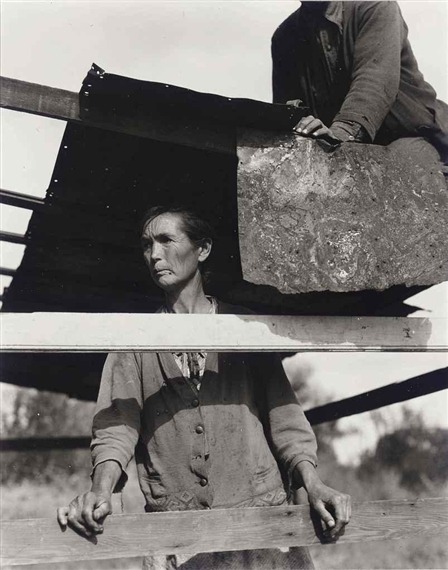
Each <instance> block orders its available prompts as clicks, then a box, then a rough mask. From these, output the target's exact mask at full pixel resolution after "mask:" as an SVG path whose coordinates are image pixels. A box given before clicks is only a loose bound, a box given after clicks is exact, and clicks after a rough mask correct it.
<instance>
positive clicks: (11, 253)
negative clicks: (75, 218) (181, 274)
mask: <svg viewBox="0 0 448 570" xmlns="http://www.w3.org/2000/svg"><path fill="white" fill-rule="evenodd" d="M399 4H400V7H401V9H402V12H403V15H404V17H405V20H406V21H407V23H408V26H409V37H410V41H411V44H412V46H413V49H414V52H415V54H416V57H417V60H418V61H419V65H420V69H421V70H422V72H423V74H424V76H425V78H426V79H427V81H429V82H430V83H431V84H432V85H433V87H434V88H435V89H436V91H437V93H438V96H439V98H441V99H443V100H445V101H447V100H448V77H447V74H448V49H447V47H448V45H447V29H448V3H447V2H446V1H439V2H431V1H429V0H425V1H408V2H399ZM298 5H299V3H298V2H296V1H283V0H261V1H256V0H245V1H232V0H206V1H202V2H197V1H193V0H188V1H187V0H184V1H167V0H165V1H163V2H149V1H143V0H141V1H134V2H124V1H114V2H111V1H108V2H103V1H101V0H95V1H94V0H90V1H82V0H78V1H70V0H59V1H58V0H56V1H51V2H50V1H46V2H40V1H38V0H31V1H26V2H23V1H15V0H14V1H8V0H2V1H1V17H2V24H1V26H2V30H1V31H2V33H1V36H2V37H1V68H2V75H4V76H7V77H12V78H15V79H22V80H25V81H30V82H33V83H40V84H43V85H49V86H52V87H58V88H63V89H68V90H71V91H78V90H79V88H80V85H81V82H82V80H83V78H84V76H85V75H86V73H87V71H88V70H89V68H90V65H91V63H92V62H95V63H97V64H98V65H100V66H101V67H103V68H104V69H105V70H106V71H108V72H110V73H116V74H119V75H125V76H129V77H135V78H138V79H145V80H151V81H160V82H165V83H171V84H174V85H179V86H182V87H188V88H191V89H196V90H199V91H206V92H213V93H219V94H222V95H227V96H231V97H249V98H253V99H259V100H264V101H270V100H271V84H270V73H271V63H270V37H271V35H272V32H273V31H274V30H275V28H276V27H277V26H278V25H279V24H280V23H281V21H282V20H283V19H284V18H285V17H287V16H288V15H289V14H290V13H291V12H293V11H294V10H295V9H296V8H297V7H298ZM64 127H65V124H64V123H63V122H62V121H56V120H52V119H46V118H43V117H36V116H32V115H25V114H22V113H16V112H13V111H3V112H2V125H1V143H2V150H1V186H2V188H5V189H7V190H14V191H16V192H22V193H25V194H32V195H35V196H40V197H43V196H44V195H45V191H46V188H47V186H48V184H49V180H50V177H51V173H52V169H53V166H54V161H55V158H56V155H57V152H58V149H59V144H60V140H61V137H62V134H63V131H64ZM0 215H1V222H2V228H3V229H4V230H6V231H13V232H17V233H24V232H25V231H26V228H27V224H28V221H29V217H30V213H29V212H27V211H25V210H20V209H17V208H11V207H8V206H2V207H1V209H0ZM22 254H23V247H22V246H19V245H14V244H7V243H3V244H2V251H1V257H2V258H1V264H2V266H5V267H10V268H15V267H17V266H18V264H19V263H20V259H21V256H22ZM9 282H10V278H6V277H2V279H1V282H0V288H1V289H3V286H7V285H8V283H9ZM447 299H448V288H447V285H446V284H445V285H438V286H436V287H433V288H431V289H429V290H428V291H426V292H424V293H421V294H419V295H417V296H416V297H414V298H412V299H411V300H409V302H411V303H412V304H417V305H418V306H420V307H422V308H423V309H424V310H423V311H421V312H419V313H417V314H416V316H425V315H431V316H446V314H447V309H448V302H447ZM300 358H302V359H307V360H308V362H309V363H310V365H312V367H313V370H314V372H313V375H312V382H314V384H315V385H316V389H319V390H321V391H323V392H324V393H326V394H328V395H329V397H330V396H331V398H330V399H336V398H337V397H345V396H348V395H352V394H356V393H358V392H360V391H364V390H366V389H368V388H373V387H377V386H380V385H384V384H387V383H389V382H392V381H396V380H403V379H405V378H407V377H411V376H413V375H415V374H419V373H420V372H422V371H426V370H430V369H434V368H437V367H439V366H440V365H444V366H446V363H447V362H446V355H429V354H414V355H403V354H371V353H370V354H359V355H342V354H328V355H322V354H319V355H306V356H305V355H300V357H297V362H302V360H300ZM413 406H415V407H416V408H417V409H421V410H422V413H423V414H424V417H425V419H426V420H427V421H428V422H429V423H431V424H433V425H446V424H447V410H448V408H447V398H446V392H444V393H439V394H436V395H433V396H427V397H425V398H420V399H418V401H417V400H415V401H414V403H413ZM392 413H393V411H392ZM398 413H399V412H397V414H398ZM344 421H345V420H344ZM346 421H347V422H349V423H350V422H355V423H356V425H357V426H358V427H359V429H361V430H363V433H362V435H361V436H359V437H358V439H357V442H358V443H353V444H351V445H345V446H344V448H345V451H344V450H342V451H341V454H342V455H341V457H343V459H344V460H347V461H349V460H351V459H353V458H354V457H355V455H356V454H357V453H359V449H361V447H362V446H364V447H366V446H369V445H371V444H372V441H374V431H373V430H372V428H371V427H369V426H368V423H369V421H368V418H365V417H364V415H363V416H358V417H357V418H356V419H353V420H351V419H350V420H349V419H348V420H346ZM350 425H351V424H350ZM372 438H373V439H372ZM369 442H370V443H369ZM358 448H359V449H358ZM348 449H352V450H354V449H356V450H357V451H356V453H354V452H353V453H352V455H353V457H352V456H350V453H348V452H347V450H348Z"/></svg>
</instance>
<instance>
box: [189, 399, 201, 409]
mask: <svg viewBox="0 0 448 570" xmlns="http://www.w3.org/2000/svg"><path fill="white" fill-rule="evenodd" d="M191 405H192V406H193V408H197V407H198V406H199V400H192V402H191Z"/></svg>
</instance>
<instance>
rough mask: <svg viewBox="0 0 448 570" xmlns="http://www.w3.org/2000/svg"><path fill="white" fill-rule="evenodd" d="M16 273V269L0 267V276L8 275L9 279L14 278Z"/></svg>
mask: <svg viewBox="0 0 448 570" xmlns="http://www.w3.org/2000/svg"><path fill="white" fill-rule="evenodd" d="M15 273H16V270H15V269H10V268H9V267H0V275H7V276H8V277H14V275H15Z"/></svg>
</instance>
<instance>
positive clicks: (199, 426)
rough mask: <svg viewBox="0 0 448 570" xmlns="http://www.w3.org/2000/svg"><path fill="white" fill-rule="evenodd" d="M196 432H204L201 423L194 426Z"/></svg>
mask: <svg viewBox="0 0 448 570" xmlns="http://www.w3.org/2000/svg"><path fill="white" fill-rule="evenodd" d="M196 433H204V428H203V427H202V426H201V425H198V426H196Z"/></svg>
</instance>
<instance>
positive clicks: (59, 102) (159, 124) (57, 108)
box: [0, 77, 236, 155]
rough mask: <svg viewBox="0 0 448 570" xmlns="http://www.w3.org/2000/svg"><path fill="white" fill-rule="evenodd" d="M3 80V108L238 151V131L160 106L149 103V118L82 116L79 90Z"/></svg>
mask: <svg viewBox="0 0 448 570" xmlns="http://www.w3.org/2000/svg"><path fill="white" fill-rule="evenodd" d="M0 80H1V90H0V107H3V108H4V109H10V110H13V111H20V112H22V113H30V114H32V115H41V116H43V117H49V118H51V119H59V120H62V121H70V122H71V123H78V124H82V125H85V126H87V127H98V128H101V129H105V130H108V131H117V132H121V133H126V134H129V135H134V136H138V137H144V138H149V139H153V140H156V141H160V142H168V143H175V144H180V145H184V146H189V147H193V148H198V149H202V150H210V151H215V152H221V153H225V154H232V155H234V154H236V139H235V132H234V131H232V130H231V129H226V128H225V127H224V126H223V125H213V124H211V123H208V122H204V121H200V120H195V121H192V120H188V119H187V118H183V117H175V118H173V117H170V116H169V115H168V114H165V115H161V113H160V111H159V110H158V109H154V111H153V112H151V109H150V104H149V103H148V117H147V120H141V119H139V118H135V117H122V116H117V115H109V116H108V117H107V120H106V119H101V118H96V117H89V118H88V119H87V118H81V116H80V106H79V94H78V93H74V92H72V91H66V90H65V89H57V88H55V87H48V86H46V85H38V84H36V83H29V82H28V81H20V80H18V79H12V78H9V77H0Z"/></svg>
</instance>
